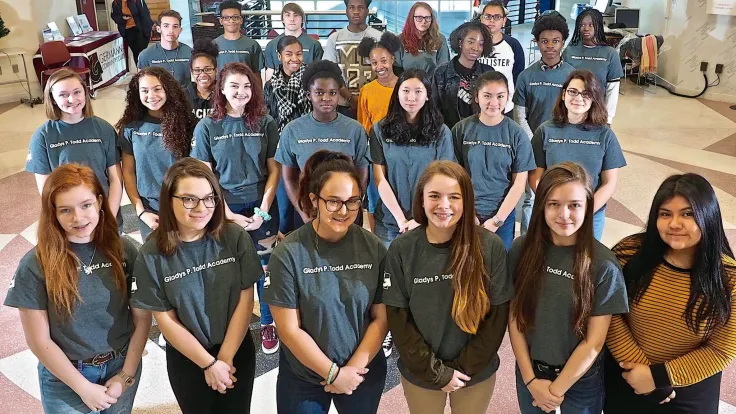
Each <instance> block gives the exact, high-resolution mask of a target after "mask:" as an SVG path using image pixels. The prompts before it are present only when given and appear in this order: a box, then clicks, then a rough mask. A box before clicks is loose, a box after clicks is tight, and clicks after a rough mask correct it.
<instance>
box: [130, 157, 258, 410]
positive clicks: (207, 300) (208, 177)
mask: <svg viewBox="0 0 736 414" xmlns="http://www.w3.org/2000/svg"><path fill="white" fill-rule="evenodd" d="M161 196H162V198H164V200H165V201H164V202H163V203H162V204H161V207H162V208H161V211H160V213H161V216H162V217H166V218H168V220H162V221H161V225H160V227H158V228H157V229H156V231H155V232H154V233H153V235H152V237H151V238H150V239H149V240H148V241H146V243H145V244H144V245H143V247H141V250H140V253H139V255H138V259H137V260H136V265H135V271H134V275H135V277H136V280H137V282H138V290H137V291H136V292H135V293H134V294H133V296H132V299H131V304H132V306H133V307H136V308H139V309H146V310H149V311H152V312H153V314H154V316H155V317H156V321H157V322H158V326H159V328H160V329H161V332H162V333H163V335H164V338H165V339H166V343H167V346H166V361H167V370H168V374H169V382H170V383H171V388H172V390H173V391H174V395H175V396H176V400H177V402H178V403H179V406H180V407H181V408H182V411H183V412H191V413H210V412H215V411H216V412H218V413H238V412H243V407H249V406H250V401H251V394H252V391H253V380H254V376H255V347H254V345H253V339H252V338H251V335H250V333H249V332H248V324H249V321H250V318H251V316H252V312H253V296H254V295H253V284H254V283H255V282H256V281H257V280H258V279H259V278H260V277H261V274H262V273H263V269H262V268H261V264H260V261H259V260H258V255H257V254H256V250H255V248H254V246H253V242H252V241H251V238H250V237H249V236H248V234H247V232H246V231H245V230H244V229H243V228H242V227H240V226H238V225H237V224H235V223H230V222H227V221H226V220H225V203H224V198H223V195H222V192H221V190H220V186H219V183H218V181H217V177H216V176H215V174H214V173H213V172H212V170H211V169H210V168H208V167H207V166H206V165H204V163H202V162H200V161H197V160H195V159H193V158H182V159H181V160H179V161H177V162H176V163H175V164H174V165H173V166H172V167H171V168H170V169H169V171H168V172H167V180H166V183H165V185H164V187H163V188H162V189H161ZM162 201H163V200H162ZM203 377H204V378H203ZM234 379H236V380H237V381H234ZM213 388H217V389H218V390H219V391H220V392H213Z"/></svg>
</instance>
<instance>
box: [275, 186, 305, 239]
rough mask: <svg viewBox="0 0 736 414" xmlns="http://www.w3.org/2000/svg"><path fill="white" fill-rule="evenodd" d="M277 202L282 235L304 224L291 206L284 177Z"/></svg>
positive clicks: (277, 194) (277, 191) (277, 195)
mask: <svg viewBox="0 0 736 414" xmlns="http://www.w3.org/2000/svg"><path fill="white" fill-rule="evenodd" d="M276 202H277V203H278V205H279V231H280V232H281V233H283V234H287V233H289V232H291V231H292V230H294V229H297V228H299V227H301V226H302V225H303V224H304V222H303V221H302V218H301V216H300V215H299V213H298V212H297V211H296V209H295V208H294V206H293V205H292V204H291V200H289V196H288V195H287V194H286V185H284V178H283V177H281V178H280V179H279V188H277V189H276Z"/></svg>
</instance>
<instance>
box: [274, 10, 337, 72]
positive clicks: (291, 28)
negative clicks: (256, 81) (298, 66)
mask: <svg viewBox="0 0 736 414" xmlns="http://www.w3.org/2000/svg"><path fill="white" fill-rule="evenodd" d="M304 17H305V14H304V9H302V7H301V6H300V5H298V4H296V3H286V4H284V7H282V8H281V22H282V23H283V24H284V32H283V33H281V34H280V35H278V36H276V37H275V38H273V39H271V40H269V41H268V44H267V45H266V53H265V56H266V82H268V81H269V80H270V79H271V77H272V76H273V74H274V72H277V71H278V69H279V65H280V64H281V62H280V59H279V53H280V52H279V50H278V49H279V47H278V46H279V42H280V41H281V39H283V38H284V37H286V36H294V37H296V38H297V39H298V40H299V43H300V44H301V46H302V53H303V61H304V63H306V64H310V63H312V62H313V61H315V60H320V59H322V55H323V54H324V50H323V49H322V44H321V43H320V42H319V36H317V38H314V37H312V36H311V35H308V34H307V32H306V30H304Z"/></svg>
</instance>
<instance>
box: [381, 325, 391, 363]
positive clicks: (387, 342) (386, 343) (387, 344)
mask: <svg viewBox="0 0 736 414" xmlns="http://www.w3.org/2000/svg"><path fill="white" fill-rule="evenodd" d="M393 345H394V338H393V336H391V331H388V333H387V334H386V337H385V338H384V339H383V345H381V348H383V355H386V358H388V357H390V356H391V352H393V350H394V347H393Z"/></svg>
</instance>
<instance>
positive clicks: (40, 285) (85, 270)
mask: <svg viewBox="0 0 736 414" xmlns="http://www.w3.org/2000/svg"><path fill="white" fill-rule="evenodd" d="M70 245H71V250H72V252H74V254H76V255H77V256H78V257H79V259H80V261H81V262H83V266H80V268H79V279H78V282H77V283H78V285H77V289H78V290H79V295H80V296H81V300H79V301H77V303H76V305H75V307H74V310H73V311H72V314H71V316H69V315H67V314H66V312H65V311H64V312H63V313H61V314H60V313H57V311H56V309H55V306H54V305H53V304H52V303H51V301H50V300H49V296H48V293H47V291H46V277H45V275H43V274H42V273H41V267H40V264H39V263H38V259H37V258H36V248H35V247H34V248H33V249H31V251H29V252H28V253H26V255H25V256H23V258H22V259H21V261H20V264H19V265H18V269H17V270H16V271H15V275H14V276H13V280H12V281H11V282H10V289H9V290H8V296H7V297H6V298H5V306H12V307H14V308H20V309H37V310H45V311H47V312H48V318H49V332H50V335H51V339H52V340H53V341H54V343H56V345H58V346H59V348H61V350H62V351H63V352H64V355H66V357H67V358H69V359H72V360H78V359H87V358H91V357H93V356H95V355H98V354H102V353H105V352H109V351H119V350H121V349H123V348H124V347H125V346H126V345H128V342H129V341H130V336H131V335H132V334H133V329H134V327H133V319H132V318H131V316H130V309H129V307H128V297H129V296H130V290H131V284H132V289H133V290H134V289H135V283H134V281H135V278H132V279H131V275H132V271H133V264H134V263H135V258H136V255H137V254H138V252H137V250H136V247H135V246H134V245H133V243H131V242H130V241H128V240H126V239H123V250H124V253H123V255H124V257H123V271H124V272H125V278H126V286H127V289H126V291H125V292H120V291H119V290H118V288H117V285H116V283H115V274H114V273H113V271H112V263H111V262H110V260H109V259H108V258H107V256H105V254H104V253H103V252H102V251H101V250H100V249H95V245H94V243H84V244H79V243H70Z"/></svg>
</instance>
